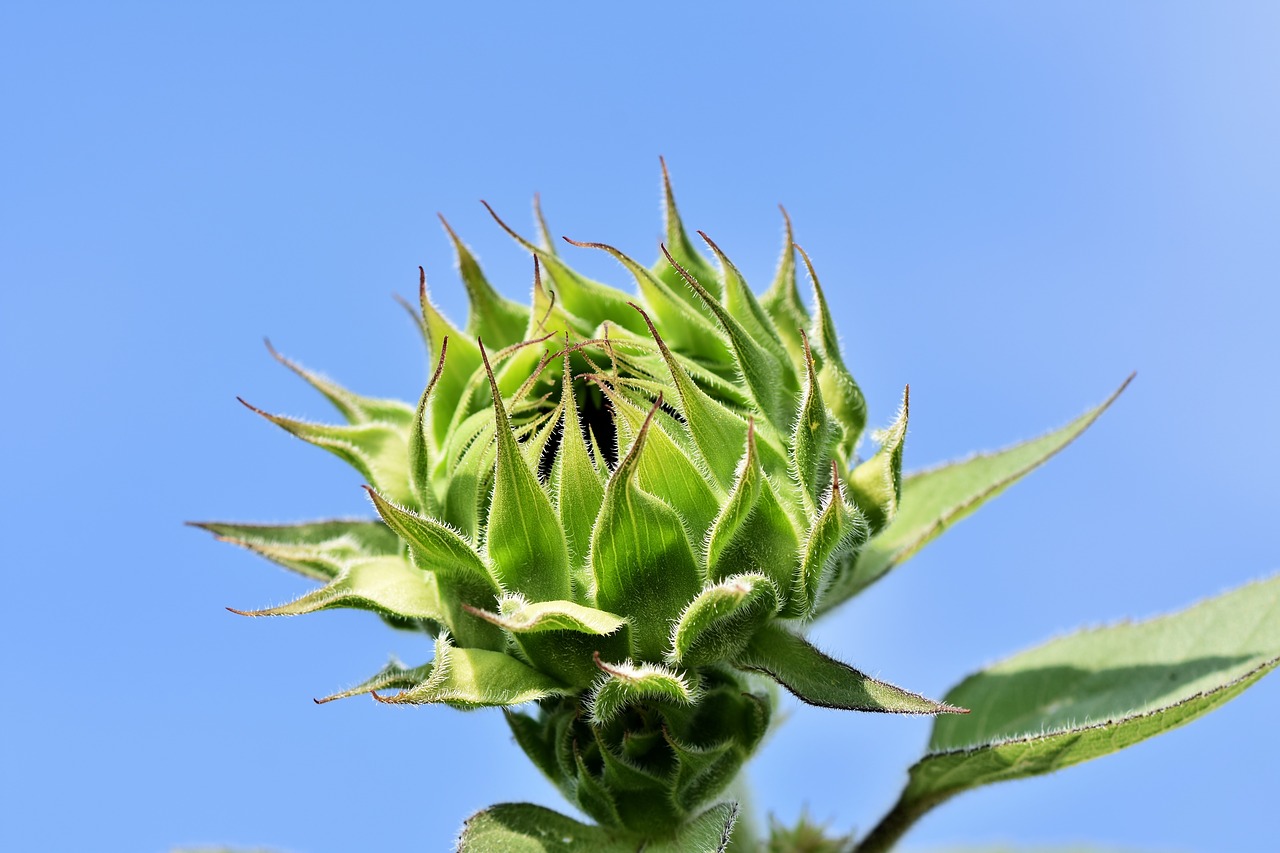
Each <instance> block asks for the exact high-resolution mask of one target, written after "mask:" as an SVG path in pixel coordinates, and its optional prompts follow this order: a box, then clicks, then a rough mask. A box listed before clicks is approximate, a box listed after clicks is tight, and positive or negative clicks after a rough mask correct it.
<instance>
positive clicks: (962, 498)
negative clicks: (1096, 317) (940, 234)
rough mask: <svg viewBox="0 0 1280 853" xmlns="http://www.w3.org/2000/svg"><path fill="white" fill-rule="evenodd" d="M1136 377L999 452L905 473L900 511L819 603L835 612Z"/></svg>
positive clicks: (1022, 471)
mask: <svg viewBox="0 0 1280 853" xmlns="http://www.w3.org/2000/svg"><path fill="white" fill-rule="evenodd" d="M1132 379H1133V377H1132V376H1130V377H1129V378H1128V379H1126V380H1125V381H1124V383H1123V384H1121V385H1120V387H1119V388H1118V389H1116V391H1115V393H1113V394H1112V395H1111V396H1110V397H1109V398H1107V400H1106V401H1105V402H1103V403H1102V404H1101V405H1099V406H1096V407H1095V408H1093V409H1090V410H1089V411H1087V412H1085V413H1084V414H1083V415H1080V416H1079V417H1078V418H1076V419H1075V420H1073V421H1071V422H1070V423H1068V424H1067V425H1066V426H1064V427H1061V428H1060V429H1056V430H1054V431H1052V432H1049V433H1046V434H1044V435H1042V436H1040V437H1039V438H1035V439H1032V440H1030V441H1026V442H1022V443H1021V444H1016V445H1014V446H1012V447H1009V448H1006V449H1004V450H1000V451H997V452H995V453H985V454H981V455H978V456H974V457H971V458H969V459H964V460H960V461H957V462H952V463H948V464H945V465H942V466H939V467H937V468H931V469H929V470H926V471H919V472H917V473H915V474H911V475H909V476H907V477H906V478H905V479H904V480H903V483H902V498H901V502H900V504H899V508H898V512H897V515H896V516H895V517H894V519H893V521H892V522H891V523H890V524H889V526H888V527H887V528H885V530H884V531H883V532H882V533H880V534H879V535H877V536H875V537H874V538H872V539H871V541H870V542H868V543H867V545H866V547H865V548H863V549H862V551H861V552H860V553H859V554H858V558H857V560H856V562H855V563H854V565H853V567H852V570H851V571H849V572H847V573H845V574H844V575H842V576H840V577H838V578H837V579H836V580H835V582H834V583H833V584H832V586H831V588H830V589H829V590H827V592H826V593H825V594H824V596H823V598H822V600H821V601H820V602H819V604H818V615H821V614H822V613H826V612H829V611H831V610H832V609H833V608H835V607H836V606H837V605H838V604H840V603H841V602H844V601H846V600H848V599H850V598H852V597H853V596H855V595H857V594H858V593H859V592H861V591H862V590H864V589H866V588H867V587H868V586H870V585H871V584H873V583H874V582H876V581H877V580H879V579H880V578H881V577H883V576H884V575H885V574H886V573H888V572H889V570H890V569H892V568H894V567H895V566H897V565H899V564H900V563H903V562H905V561H906V560H907V559H909V558H910V557H912V556H913V555H914V554H915V553H916V552H917V551H919V550H920V549H921V548H923V547H924V546H925V545H927V544H928V543H930V542H932V541H933V540H934V539H936V538H937V537H938V536H939V535H941V534H942V532H943V531H944V530H946V529H947V528H948V527H950V526H951V525H952V524H955V523H956V522H957V521H959V520H960V519H962V518H964V517H965V516H967V515H969V514H970V513H972V512H973V511H974V510H976V509H977V508H978V507H980V506H982V504H984V503H986V502H987V501H988V500H990V499H991V498H993V497H995V496H996V495H998V494H999V493H1000V492H1002V491H1004V490H1005V489H1006V488H1008V487H1009V486H1010V485H1012V484H1013V483H1015V482H1017V481H1018V480H1020V479H1021V478H1022V477H1023V476H1025V475H1026V474H1028V473H1030V472H1031V471H1033V470H1035V469H1036V468H1038V467H1039V466H1040V465H1042V464H1044V463H1045V462H1046V461H1048V459H1049V458H1050V457H1052V456H1053V455H1054V454H1056V453H1058V451H1060V450H1062V449H1063V448H1064V447H1066V446H1067V445H1068V444H1070V443H1071V442H1072V441H1074V440H1075V439H1076V438H1078V437H1079V436H1080V434H1081V433H1083V432H1084V431H1085V430H1086V429H1088V428H1089V426H1090V425H1091V424H1092V423H1093V422H1094V421H1096V420H1097V419H1098V417H1099V416H1100V415H1101V414H1102V413H1103V412H1104V411H1106V410H1107V407H1109V406H1110V405H1111V404H1112V403H1113V402H1115V400H1116V398H1117V397H1119V396H1120V393H1121V392H1122V391H1124V389H1125V388H1126V387H1128V385H1129V382H1130V381H1131V380H1132Z"/></svg>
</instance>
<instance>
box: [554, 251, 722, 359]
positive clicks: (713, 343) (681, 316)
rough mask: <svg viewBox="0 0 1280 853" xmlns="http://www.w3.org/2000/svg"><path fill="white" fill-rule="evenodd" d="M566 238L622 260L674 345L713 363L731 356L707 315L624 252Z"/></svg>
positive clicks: (682, 350)
mask: <svg viewBox="0 0 1280 853" xmlns="http://www.w3.org/2000/svg"><path fill="white" fill-rule="evenodd" d="M565 240H566V241H567V242H568V243H570V244H571V245H574V246H578V247H581V248H584V249H600V250H601V251H604V252H608V253H609V254H610V255H612V256H613V257H614V259H615V260H617V261H618V262H619V263H620V264H622V266H623V267H624V268H626V270H627V271H628V272H629V273H631V276H632V278H634V279H635V280H636V284H637V285H638V286H639V289H640V295H641V296H642V297H643V298H644V302H645V304H646V305H647V306H649V309H650V310H651V311H653V314H654V316H655V317H657V318H658V324H659V325H661V326H662V329H663V331H664V332H665V333H666V336H667V337H668V338H670V339H671V341H672V342H673V343H674V344H675V346H676V349H678V350H680V351H681V352H683V353H685V354H686V355H692V356H696V357H699V358H703V359H706V360H707V361H709V362H712V363H726V362H728V361H729V360H730V358H731V357H730V355H729V349H728V347H727V346H726V344H725V341H724V338H723V336H722V335H721V334H720V333H719V332H718V331H717V330H716V327H715V326H714V325H713V324H712V323H711V321H710V320H709V319H708V318H707V316H706V315H705V314H703V313H702V312H701V311H699V310H698V308H697V307H696V306H694V305H693V304H692V303H691V302H690V301H689V300H686V299H683V298H681V297H680V296H679V295H677V293H676V292H675V291H673V290H672V289H671V288H670V287H669V286H668V285H667V284H666V283H665V282H664V281H662V279H660V278H658V277H657V276H655V275H654V274H653V273H651V272H649V271H648V270H647V269H645V268H644V267H642V266H640V264H639V263H638V262H637V261H635V260H634V259H632V258H631V257H630V256H628V255H627V254H626V253H624V252H622V251H620V250H619V249H616V248H614V247H613V246H610V245H608V244H607V243H580V242H578V241H576V240H570V239H569V238H568V237H566V238H565Z"/></svg>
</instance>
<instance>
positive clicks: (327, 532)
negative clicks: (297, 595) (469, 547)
mask: <svg viewBox="0 0 1280 853" xmlns="http://www.w3.org/2000/svg"><path fill="white" fill-rule="evenodd" d="M187 523H188V524H189V525H191V526H192V527H199V528H200V529H201V530H207V531H209V532H210V533H212V534H213V535H214V536H216V537H218V539H220V540H221V541H223V542H230V543H232V544H233V545H239V546H241V547H244V548H248V549H249V550H250V551H253V552H255V553H257V554H261V555H262V556H264V557H266V558H267V559H268V560H271V561H273V562H275V563H279V564H280V565H282V566H284V567H285V568H288V569H292V570H293V571H295V572H297V573H298V574H301V575H304V576H306V577H309V578H311V579H313V580H318V581H329V580H333V579H334V578H335V577H337V575H338V572H339V571H341V570H342V567H343V566H344V565H345V564H347V563H348V562H350V561H351V560H352V559H354V558H357V557H389V556H395V555H397V554H399V553H400V552H401V549H402V548H403V543H401V541H400V537H398V536H396V534H395V531H393V530H391V529H390V528H389V527H387V526H386V525H385V524H383V523H382V522H381V521H363V520H359V521H357V520H347V519H337V520H333V521H307V522H302V523H300V524H235V523H231V522H223V521H189V522H187Z"/></svg>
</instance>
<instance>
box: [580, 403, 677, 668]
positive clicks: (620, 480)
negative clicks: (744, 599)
mask: <svg viewBox="0 0 1280 853" xmlns="http://www.w3.org/2000/svg"><path fill="white" fill-rule="evenodd" d="M661 405H662V398H661V397H659V398H658V402H657V403H655V404H654V407H653V408H652V409H651V410H650V411H649V416H648V418H646V419H645V422H644V424H643V425H642V426H641V428H640V429H639V431H638V432H637V433H636V438H635V440H634V441H633V442H632V443H631V448H630V449H629V450H628V451H627V455H626V456H625V457H623V459H622V461H621V462H619V463H618V467H617V468H616V469H615V470H614V472H613V476H612V477H610V479H609V483H608V485H607V486H606V488H605V493H604V505H603V506H602V507H601V510H600V518H599V520H598V521H597V522H596V527H595V531H594V533H593V535H592V538H591V567H592V570H593V571H594V572H595V580H596V602H597V604H598V605H599V607H600V608H601V609H603V610H608V611H611V612H613V613H625V614H627V616H628V617H629V618H630V620H631V627H632V631H631V641H632V645H633V649H632V653H633V654H634V655H635V656H636V657H637V658H640V659H642V660H659V659H661V657H662V655H663V653H664V652H665V651H666V645H667V639H668V636H669V634H668V632H669V631H670V624H671V622H672V621H673V620H675V619H676V618H678V617H679V615H680V612H681V611H682V610H683V609H684V607H685V605H686V604H688V603H689V602H690V601H691V600H692V599H693V597H694V596H695V595H697V594H698V590H699V589H701V587H702V573H701V571H700V570H699V569H698V564H697V562H696V560H695V558H694V555H693V548H692V547H691V546H690V544H689V539H688V536H687V535H686V533H685V529H684V524H683V522H682V521H681V520H680V516H678V515H677V514H676V512H675V510H673V509H672V508H671V507H670V506H668V505H667V504H665V503H663V502H662V501H661V500H659V499H658V498H656V497H654V496H653V495H650V494H648V493H647V492H644V491H642V490H641V489H640V487H639V485H638V484H637V482H636V480H637V472H638V471H639V468H640V455H641V453H642V452H643V450H644V447H645V438H646V436H647V434H648V432H649V426H650V424H651V423H652V422H653V415H654V413H655V412H656V411H658V409H659V407H660V406H661ZM561 597H563V596H561Z"/></svg>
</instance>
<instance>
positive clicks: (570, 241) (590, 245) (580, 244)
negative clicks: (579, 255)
mask: <svg viewBox="0 0 1280 853" xmlns="http://www.w3.org/2000/svg"><path fill="white" fill-rule="evenodd" d="M560 239H561V240H563V241H565V242H566V243H568V244H569V245H570V246H577V247H578V248H579V249H598V248H600V244H599V243H584V242H581V241H579V240H574V239H573V238H571V237H566V236H564V235H561V236H560Z"/></svg>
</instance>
